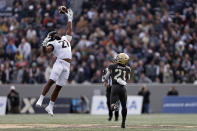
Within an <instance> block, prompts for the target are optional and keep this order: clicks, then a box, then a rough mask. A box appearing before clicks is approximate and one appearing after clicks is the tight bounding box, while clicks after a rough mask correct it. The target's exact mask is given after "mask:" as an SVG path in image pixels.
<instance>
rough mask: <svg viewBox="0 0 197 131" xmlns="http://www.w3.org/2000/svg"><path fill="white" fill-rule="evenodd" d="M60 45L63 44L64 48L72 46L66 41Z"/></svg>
mask: <svg viewBox="0 0 197 131" xmlns="http://www.w3.org/2000/svg"><path fill="white" fill-rule="evenodd" d="M59 43H60V44H62V48H67V47H69V46H70V44H69V43H68V41H65V40H63V41H59Z"/></svg>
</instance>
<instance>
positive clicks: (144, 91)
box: [138, 85, 150, 113]
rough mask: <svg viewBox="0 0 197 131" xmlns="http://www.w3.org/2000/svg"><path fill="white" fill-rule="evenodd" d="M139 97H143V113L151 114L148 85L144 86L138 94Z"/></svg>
mask: <svg viewBox="0 0 197 131" xmlns="http://www.w3.org/2000/svg"><path fill="white" fill-rule="evenodd" d="M138 95H139V96H142V97H143V104H142V113H150V110H149V105H150V98H149V97H150V92H149V90H147V87H146V85H143V86H142V88H141V90H140V91H139V92H138Z"/></svg>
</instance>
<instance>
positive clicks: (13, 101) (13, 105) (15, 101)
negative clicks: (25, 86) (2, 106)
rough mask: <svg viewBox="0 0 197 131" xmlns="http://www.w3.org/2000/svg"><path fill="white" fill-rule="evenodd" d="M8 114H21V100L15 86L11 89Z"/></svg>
mask: <svg viewBox="0 0 197 131" xmlns="http://www.w3.org/2000/svg"><path fill="white" fill-rule="evenodd" d="M7 98H8V103H7V109H6V110H7V113H20V98H19V93H18V92H17V91H16V89H15V86H11V87H10V92H9V94H8V96H7Z"/></svg>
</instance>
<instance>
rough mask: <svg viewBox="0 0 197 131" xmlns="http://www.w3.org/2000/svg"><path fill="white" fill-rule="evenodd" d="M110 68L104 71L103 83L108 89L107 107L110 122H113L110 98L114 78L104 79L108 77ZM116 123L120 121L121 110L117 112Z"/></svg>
mask: <svg viewBox="0 0 197 131" xmlns="http://www.w3.org/2000/svg"><path fill="white" fill-rule="evenodd" d="M108 70H109V69H108V68H105V69H104V70H103V74H102V82H104V86H105V87H106V98H107V107H108V112H109V113H108V115H109V118H108V120H109V121H111V120H112V117H113V111H112V110H111V108H110V96H111V87H112V78H111V77H110V76H109V78H108V79H107V80H105V79H104V76H105V75H106V73H107V72H108ZM114 114H115V121H118V117H119V110H115V113H114Z"/></svg>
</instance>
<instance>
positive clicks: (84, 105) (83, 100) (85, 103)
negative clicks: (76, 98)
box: [80, 96, 90, 113]
mask: <svg viewBox="0 0 197 131" xmlns="http://www.w3.org/2000/svg"><path fill="white" fill-rule="evenodd" d="M89 106H90V105H89V100H88V98H87V97H86V96H80V107H81V113H89V112H90V107H89Z"/></svg>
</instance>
